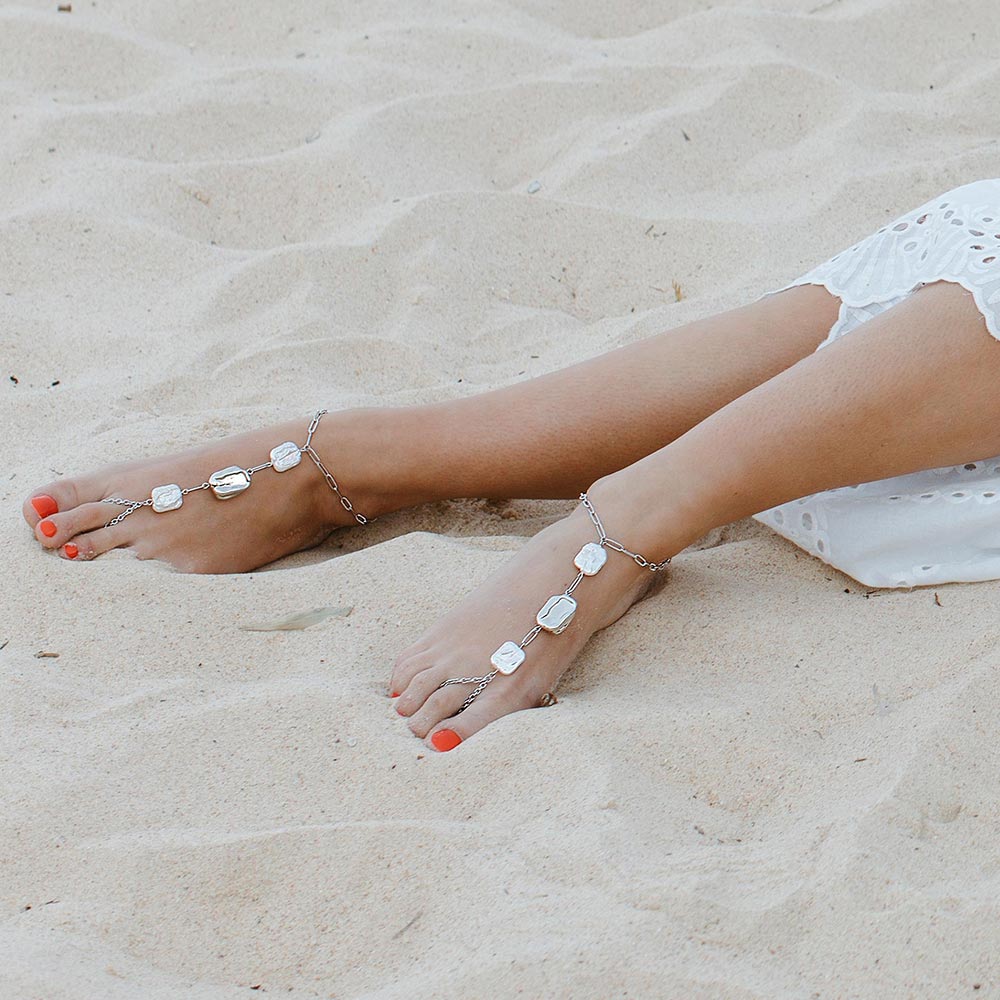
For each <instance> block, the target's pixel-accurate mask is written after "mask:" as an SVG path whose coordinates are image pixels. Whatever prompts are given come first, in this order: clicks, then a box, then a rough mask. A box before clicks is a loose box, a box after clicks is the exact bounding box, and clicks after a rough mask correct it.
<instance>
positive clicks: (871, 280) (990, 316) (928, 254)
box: [753, 178, 1000, 587]
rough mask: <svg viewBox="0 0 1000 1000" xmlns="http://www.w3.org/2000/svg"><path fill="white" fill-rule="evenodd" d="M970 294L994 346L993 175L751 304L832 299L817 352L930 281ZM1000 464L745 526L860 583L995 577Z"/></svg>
mask: <svg viewBox="0 0 1000 1000" xmlns="http://www.w3.org/2000/svg"><path fill="white" fill-rule="evenodd" d="M942 280H943V281H953V282H955V283H957V284H959V285H961V286H962V287H963V288H965V289H967V290H968V291H969V292H971V294H972V297H973V299H974V300H975V303H976V306H977V307H978V309H979V311H980V312H981V313H982V315H983V318H984V320H985V322H986V327H987V329H988V330H989V332H990V333H991V334H992V335H993V336H994V337H996V338H997V339H998V340H1000V315H998V310H1000V178H991V179H988V180H980V181H973V182H972V183H970V184H963V185H962V186H960V187H956V188H953V189H952V190H950V191H946V192H945V193H944V194H942V195H939V196H938V197H936V198H932V199H931V200H929V201H927V202H925V203H924V204H922V205H920V206H918V207H917V208H915V209H913V210H912V211H909V212H907V213H906V214H904V215H901V216H899V218H897V219H894V220H893V221H892V222H890V223H888V224H886V225H885V226H883V227H882V228H881V229H879V230H877V231H876V232H874V233H872V234H871V235H870V236H867V237H865V238H864V239H862V240H860V241H859V242H857V243H855V244H854V245H853V246H850V247H848V248H847V249H846V250H842V251H841V252H840V253H838V254H836V256H834V257H831V258H830V259H829V260H828V261H825V262H824V263H822V264H819V265H818V266H817V267H814V268H813V269H812V270H810V271H807V272H806V273H805V274H803V275H801V276H800V277H798V278H796V279H795V280H794V281H791V282H789V283H788V284H787V285H783V286H782V287H781V288H777V289H774V290H773V291H769V292H765V293H764V294H763V295H761V296H759V297H758V299H757V301H760V300H761V299H763V298H765V297H766V296H768V295H775V294H777V293H778V292H781V291H784V290H785V289H788V288H792V287H794V286H795V285H805V284H812V285H822V286H823V287H824V288H826V289H827V290H828V291H829V292H830V293H831V294H833V295H836V296H837V297H838V298H839V299H840V300H841V305H840V312H839V315H838V317H837V320H836V322H835V323H834V324H833V326H832V327H831V329H830V332H829V334H828V335H827V337H826V339H825V340H824V341H823V342H822V343H821V344H820V345H819V347H817V350H822V349H823V348H824V347H826V346H827V345H829V344H831V343H832V342H833V341H834V340H837V339H838V338H839V337H843V336H845V335H847V334H849V333H850V332H851V331H852V330H855V329H857V328H858V327H859V326H860V325H861V324H862V323H864V322H866V321H867V320H869V319H872V318H873V317H875V316H877V315H878V314H879V313H881V312H884V311H885V310H886V309H889V308H891V307H892V306H894V305H895V304H896V303H898V302H900V301H902V300H903V299H905V298H906V297H907V296H908V295H910V294H912V293H913V292H914V291H916V290H917V289H918V288H919V287H920V286H921V285H926V284H929V283H931V282H933V281H942ZM997 503H1000V456H997V457H996V458H992V459H986V460H983V459H979V460H976V461H969V462H966V463H963V464H961V465H955V466H946V467H942V468H934V469H927V470H924V471H922V472H914V473H910V474H909V475H905V476H895V477H893V478H891V479H879V480H875V481H873V482H869V483H860V484H858V485H856V486H843V487H838V488H837V489H831V490H824V491H822V492H819V493H814V494H811V495H810V496H806V497H801V498H799V499H797V500H792V501H789V502H788V503H783V504H779V505H778V506H777V507H772V508H771V509H769V510H765V511H761V512H760V513H757V514H754V515H753V516H754V518H755V519H756V520H758V521H760V522H762V523H764V524H767V525H768V526H769V527H771V528H773V529H774V530H775V531H776V532H778V534H780V535H783V536H784V537H785V538H787V539H789V540H790V541H792V542H794V543H795V544H796V545H798V546H799V547H800V548H802V549H804V550H805V551H807V552H809V553H810V554H811V555H814V556H816V557H817V558H819V559H821V560H823V562H826V563H828V564H829V565H831V566H835V567H836V568H837V569H839V570H841V571H842V572H844V573H847V574H848V576H851V577H853V578H854V579H855V580H858V581H859V582H860V583H863V584H866V585H867V586H871V587H916V586H926V585H931V584H941V583H956V582H973V581H979V580H996V579H1000V507H998V506H996V505H997Z"/></svg>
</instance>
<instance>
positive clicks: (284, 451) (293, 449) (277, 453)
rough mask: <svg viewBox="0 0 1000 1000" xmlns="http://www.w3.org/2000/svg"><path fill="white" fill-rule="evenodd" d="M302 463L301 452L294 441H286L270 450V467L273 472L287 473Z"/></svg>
mask: <svg viewBox="0 0 1000 1000" xmlns="http://www.w3.org/2000/svg"><path fill="white" fill-rule="evenodd" d="M301 461H302V452H301V451H299V446H298V445H297V444H296V443H295V442H294V441H286V442H285V443H284V444H279V445H278V447H277V448H272V449H271V465H272V466H273V467H274V471H275V472H287V471H288V470H289V469H294V468H295V466H296V465H298V464H299V462H301Z"/></svg>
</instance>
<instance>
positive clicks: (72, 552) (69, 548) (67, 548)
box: [63, 542, 80, 559]
mask: <svg viewBox="0 0 1000 1000" xmlns="http://www.w3.org/2000/svg"><path fill="white" fill-rule="evenodd" d="M63 552H65V553H66V555H67V556H68V557H69V558H70V559H75V558H76V557H77V556H78V555H79V554H80V550H79V549H78V548H77V547H76V546H75V545H74V544H73V543H72V542H67V543H66V544H65V545H64V546H63Z"/></svg>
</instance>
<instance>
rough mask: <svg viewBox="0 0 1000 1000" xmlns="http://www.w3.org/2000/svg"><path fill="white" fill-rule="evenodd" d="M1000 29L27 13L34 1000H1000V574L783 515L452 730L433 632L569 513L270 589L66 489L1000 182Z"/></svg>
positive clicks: (8, 811) (11, 318) (10, 553)
mask: <svg viewBox="0 0 1000 1000" xmlns="http://www.w3.org/2000/svg"><path fill="white" fill-rule="evenodd" d="M998 45H1000V20H998V19H997V17H996V12H995V8H994V5H993V4H992V3H987V2H985V0H978V2H977V0H973V2H966V3H961V4H959V3H956V2H942V0H934V2H931V0H909V2H907V3H906V4H900V3H890V2H887V0H842V2H837V0H830V2H825V3H824V2H821V0H773V2H771V3H769V4H762V3H754V2H749V0H747V2H735V0H732V2H715V3H710V2H707V0H705V2H703V0H673V2H670V3H654V2H648V3H638V2H617V3H613V4H596V3H594V4H576V3H569V2H562V3H557V2H546V3H542V2H539V0H509V2H505V3H460V2H428V3H415V2H411V3H408V4H406V3H386V2H375V3H367V4H364V5H353V4H351V5H348V4H321V3H316V2H304V0H290V2H286V3H282V4H253V3H251V4H232V3H221V2H217V0H210V2H206V0H199V2H198V3H193V2H180V3H170V4H165V5H160V4H141V5H140V4H136V3H125V2H122V0H98V2H94V3H90V2H80V0H73V3H72V11H71V12H60V11H59V10H57V3H56V0H51V2H47V3H41V2H24V3H19V4H13V5H7V6H4V7H2V8H0V114H2V121H3V123H4V128H3V134H2V138H0V148H2V151H3V156H2V158H0V180H2V188H0V205H2V239H0V348H2V350H0V356H2V371H0V376H2V377H0V419H2V421H3V427H4V432H5V449H4V455H5V461H4V470H3V475H2V490H0V499H2V502H3V510H4V511H5V515H4V517H3V518H2V528H0V532H2V534H0V539H2V544H3V547H4V552H5V559H4V565H5V570H4V577H5V579H4V581H3V586H2V593H3V599H2V600H3V604H2V617H0V644H3V648H2V650H0V671H2V682H3V699H2V718H0V748H2V765H0V766H2V787H3V812H2V816H0V858H2V880H0V892H2V897H0V898H2V907H3V919H2V922H0V980H2V982H0V998H2V1000H21V998H25V1000H28V998H31V1000H35V998H44V1000H119V998H121V1000H126V998H127V1000H166V998H171V1000H174V998H178V997H183V998H192V1000H231V998H233V1000H234V998H243V997H252V996H263V995H269V996H290V997H324V998H328V997H336V998H338V1000H342V998H361V997H364V998H379V1000H389V998H412V997H442V998H444V997H449V998H451V997H469V998H507V997H515V996H516V997H528V998H540V997H559V998H563V997H565V998H590V997H593V998H601V1000H604V998H612V997H615V998H619V997H620V998H625V997H629V998H646V997H657V998H658V997H663V998H678V1000H703V998H704V1000H708V998H733V1000H749V998H760V1000H785V998H788V1000H792V998H794V1000H820V998H821V1000H834V998H876V997H878V998H884V997H891V998H893V1000H897V998H911V997H913V998H934V1000H940V998H950V997H964V996H969V997H977V998H979V997H982V998H988V997H993V996H997V995H1000V971H998V957H997V956H998V946H1000V931H998V918H1000V904H998V898H1000V868H998V861H997V858H998V854H997V828H998V822H1000V800H998V795H1000V792H998V784H997V774H998V767H1000V753H998V750H997V733H998V732H1000V684H998V679H997V671H996V667H997V660H998V654H997V640H996V634H997V627H996V608H997V602H998V599H1000V583H992V582H991V583H983V584H972V585H949V586H943V587H938V588H935V589H933V590H932V589H917V590H913V591H909V592H907V591H874V592H872V591H868V590H866V588H864V587H862V586H860V585H859V584H858V583H857V582H856V581H854V580H852V579H850V578H849V577H846V576H844V575H843V574H841V573H838V572H837V571H835V570H832V569H831V568H830V567H828V566H826V565H824V564H823V563H821V562H819V561H817V560H815V559H813V558H812V557H810V556H808V555H806V554H805V553H803V552H801V551H799V550H798V549H796V548H795V547H794V546H793V545H792V544H790V543H789V542H787V541H786V540H784V539H782V538H779V537H778V536H776V535H774V534H773V533H772V532H771V531H770V530H769V529H768V528H767V527H766V526H764V525H762V524H759V523H756V522H754V521H752V520H751V519H749V518H748V519H746V520H745V521H741V522H739V523H736V524H734V525H731V526H728V527H726V528H723V529H718V530H716V531H713V532H712V533H711V534H710V535H709V536H706V537H705V538H703V539H701V540H700V541H699V542H698V543H696V544H695V545H693V546H691V547H690V548H689V549H688V550H686V551H685V552H684V553H682V554H680V555H679V556H678V557H676V558H675V560H674V562H673V563H672V566H671V568H670V570H669V583H668V586H667V587H665V588H664V589H663V590H662V591H660V592H659V593H658V594H657V595H656V596H655V597H653V598H650V599H649V600H647V601H645V602H643V603H642V604H641V605H639V606H637V607H636V608H634V609H633V610H632V611H631V612H630V613H629V614H628V615H627V616H626V617H625V618H624V619H623V620H622V621H621V622H620V623H618V624H617V625H616V626H614V627H613V628H611V629H609V630H606V631H605V632H603V633H600V634H598V635H597V636H596V637H595V638H594V639H593V641H592V642H591V643H590V645H589V646H588V647H587V648H586V650H585V651H584V653H583V654H582V656H581V657H580V659H579V661H578V662H577V663H576V664H575V666H574V667H573V668H572V669H571V671H570V672H569V673H568V674H567V675H566V677H565V678H564V680H563V682H562V684H561V685H560V687H559V689H558V696H559V703H558V705H556V706H555V707H552V708H547V709H541V710H537V711H531V712H523V713H520V714H517V715H515V716H512V717H509V718H506V719H504V720H502V721H501V722H500V723H498V724H496V725H493V726H491V727H490V728H489V729H488V730H486V731H484V732H483V733H481V734H479V735H477V736H476V737H474V738H473V739H471V740H469V741H468V742H467V743H466V744H464V745H462V746H461V747H460V748H459V749H458V750H457V751H455V752H452V753H449V754H435V753H433V752H432V751H429V750H428V749H427V748H426V747H425V746H424V744H423V743H422V742H421V741H420V740H418V739H416V738H415V737H414V736H412V735H411V734H410V732H409V731H408V729H407V728H406V726H405V724H404V723H403V722H402V721H401V720H400V719H399V717H398V716H397V715H396V714H395V713H394V711H393V708H392V703H391V702H390V700H389V699H388V698H387V697H386V696H385V684H386V682H387V679H388V675H389V670H390V667H391V664H392V662H393V659H394V657H395V655H396V654H397V652H398V651H399V650H400V649H401V648H403V647H404V646H405V645H407V644H408V643H409V642H411V641H412V640H413V639H415V638H416V637H417V636H418V635H419V634H420V632H421V631H422V630H423V629H424V628H425V627H427V626H428V625H430V624H431V623H432V622H434V621H435V620H436V619H437V618H438V617H439V616H440V615H442V614H443V613H444V612H445V611H447V610H448V609H449V608H451V607H452V606H453V605H454V604H455V603H456V601H458V600H459V599H460V598H461V597H462V596H463V595H464V594H466V593H467V592H468V591H469V590H470V589H471V588H472V587H474V586H475V585H476V584H477V582H478V581H480V580H481V579H483V578H484V577H485V576H486V575H488V573H489V572H490V571H492V570H493V569H494V568H495V567H496V566H498V565H499V564H500V563H501V562H502V561H503V560H504V559H506V558H507V557H508V556H509V555H510V553H512V552H514V551H516V550H517V549H518V548H519V547H520V546H521V545H522V544H523V543H524V540H525V539H526V538H527V537H528V536H530V535H531V534H532V533H534V532H535V531H537V530H538V529H539V528H540V527H542V526H544V525H545V524H547V523H550V522H551V521H552V520H554V519H556V518H557V517H559V516H561V515H562V514H563V513H565V512H566V511H567V510H569V509H570V508H571V507H572V504H571V503H564V502H532V501H518V502H510V503H489V502H485V501H458V502H454V503H440V504H435V505H431V506H428V507H424V508H421V509H419V510H414V511H409V512H405V513H400V514H397V515H392V516H388V517H385V518H383V519H380V520H379V521H378V522H376V523H375V524H372V525H371V526H369V527H367V528H357V529H352V530H347V531H343V532H339V533H337V534H335V535H334V536H333V537H332V538H331V539H330V540H329V541H328V542H327V543H326V544H325V545H323V546H322V547H320V548H318V549H314V550H312V551H309V552H306V553H301V554H299V555H297V556H295V557H292V558H289V559H287V560H284V561H282V562H281V563H278V564H274V565H271V566H268V567H266V568H264V569H262V570H260V571H258V572H255V573H251V574H248V575H244V576H234V577H230V576H216V577H212V576H200V577H191V576H184V575H181V574H178V573H175V572H173V571H172V570H170V569H169V568H168V567H166V566H164V565H162V564H158V563H152V562H146V563H143V562H139V561H137V560H135V559H133V558H132V557H131V556H130V555H129V554H128V553H126V552H114V553H111V554H109V555H106V556H103V557H101V558H100V559H98V560H96V561H94V562H92V563H87V564H74V563H69V562H66V561H63V560H60V559H59V558H57V557H56V556H55V555H54V554H51V553H46V552H43V551H42V550H41V548H40V547H39V546H38V544H37V543H36V542H35V541H34V539H33V537H32V535H31V532H30V531H29V530H28V529H27V528H26V526H25V525H24V523H23V521H22V520H21V515H20V504H21V501H22V499H23V497H24V496H25V495H26V493H27V492H28V491H29V490H30V489H32V488H33V487H35V486H36V485H38V484H40V483H44V482H46V481H48V480H50V479H51V478H53V477H54V476H56V475H73V474H76V473H79V472H83V471H86V470H88V469H90V468H92V467H94V466H95V465H99V464H105V463H108V462H111V461H117V460H120V459H123V458H128V457H134V456H138V455H153V454H157V453H159V452H162V451H165V450H173V449H176V448H179V447H184V446H188V445H191V444H195V443H198V442H200V441H202V440H204V439H206V438H214V437H219V436H222V435H225V434H228V433H231V432H236V431H240V430H244V429H246V428H248V427H251V426H259V425H264V424H267V423H269V422H272V421H276V420H279V419H286V418H289V417H292V416H295V415H297V414H299V413H301V412H305V411H308V410H309V409H310V408H317V407H321V406H327V407H330V408H339V407H345V406H353V405H367V404H375V403H385V404H389V405H395V404H407V403H413V402H419V401H428V400H435V399H442V398H455V397H459V396H463V395H467V394H471V393H475V392H478V391H481V390H483V389H486V388H490V387H494V386H499V385H503V384H507V383H510V382H512V381H515V380H517V379H524V378H528V377H530V376H533V375H537V374H540V373H542V372H546V371H549V370H551V369H553V368H556V367H559V366H562V365H563V364H565V363H567V362H569V361H573V360H577V359H582V358H586V357H590V356H592V355H595V354H598V353H600V352H602V351H605V350H608V349H610V348H612V347H615V346H617V345H620V344H624V343H629V342H632V341H635V340H637V339H639V338H641V337H644V336H647V335H649V334H652V333H657V332H660V331H662V330H665V329H670V328H672V327H676V326H679V325H681V324H683V323H685V322H688V321H690V320H693V319H697V318H701V317H703V316H707V315H710V314H712V313H714V312H717V311H719V310H722V309H728V308H731V307H733V306H736V305H739V304H742V303H744V302H746V301H748V300H749V299H751V298H753V297H756V296H757V295H758V294H760V293H761V292H763V291H765V290H767V289H769V288H776V287H779V286H780V285H782V284H784V283H785V282H787V281H789V280H790V279H791V278H793V277H795V276H796V275H798V274H800V273H801V272H802V271H804V270H806V269H807V268H809V267H812V266H813V265H814V264H816V263H819V262H820V261H822V260H825V259H826V258H828V257H829V256H831V255H832V254H833V253H835V252H837V251H838V250H840V249H842V248H844V247H846V246H849V245H850V244H851V243H853V242H854V241H855V240H857V239H859V238H861V237H862V236H865V235H867V234H868V233H870V232H871V231H873V230H874V229H875V228H877V226H879V225H881V224H882V223H883V222H885V221H886V220H888V219H891V218H893V217H895V216H896V215H898V214H899V213H901V212H903V211H906V210H908V209H909V208H911V207H913V206H914V205H917V204H920V203H921V202H922V201H923V200H925V199H927V198H930V197H933V196H934V194H935V193H937V192H939V191H943V190H946V189H948V188H950V187H953V186H955V185H957V184H960V183H964V182H965V181H968V180H975V179H978V178H980V177H988V176H991V175H993V174H995V173H996V172H997V170H996V162H997V153H998V149H1000V144H998V141H997V135H996V93H997V88H998V84H1000V64H998V62H997V59H996V52H997V51H998ZM676 289H679V291H677V290H676ZM678 296H679V297H678ZM318 606H333V607H338V608H350V609H352V610H351V612H350V614H349V615H346V616H343V615H342V616H339V617H332V618H329V619H327V620H325V621H323V622H322V623H320V624H318V625H315V626H313V627H311V628H309V629H306V630H304V631H290V632H253V631H246V630H244V628H243V626H245V625H247V624H254V623H260V622H262V621H267V620H273V619H275V618H280V617H281V616H283V615H288V614H292V613H296V612H301V611H305V610H308V609H310V608H314V607H318ZM43 653H50V654H58V656H54V655H52V656H41V655H40V654H43Z"/></svg>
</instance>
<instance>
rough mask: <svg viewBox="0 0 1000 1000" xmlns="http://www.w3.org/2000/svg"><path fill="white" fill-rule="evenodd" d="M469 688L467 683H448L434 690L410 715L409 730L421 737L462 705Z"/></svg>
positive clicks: (467, 695)
mask: <svg viewBox="0 0 1000 1000" xmlns="http://www.w3.org/2000/svg"><path fill="white" fill-rule="evenodd" d="M471 690H472V688H470V687H469V686H468V685H463V684H449V685H448V686H447V687H443V688H439V689H438V690H436V691H434V693H433V694H431V695H430V696H429V697H428V698H427V700H426V701H425V702H424V703H423V704H422V705H421V706H420V708H418V709H417V711H416V712H414V713H413V715H411V716H410V719H409V722H408V723H407V725H408V726H409V727H410V732H412V733H413V735H414V736H419V737H420V738H421V739H423V738H424V737H425V736H426V735H427V734H428V733H429V732H430V731H431V730H432V729H433V728H434V727H435V726H436V725H437V724H438V723H439V722H441V721H442V719H448V718H451V716H453V715H454V714H455V713H456V712H457V711H458V710H459V709H460V708H461V707H462V702H463V701H465V699H466V698H468V697H469V692H470V691H471Z"/></svg>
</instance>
